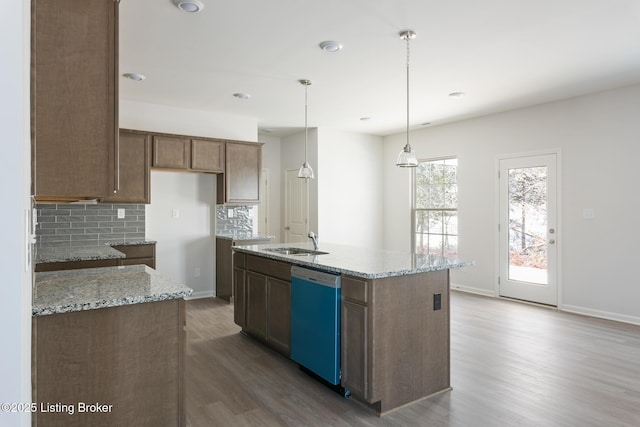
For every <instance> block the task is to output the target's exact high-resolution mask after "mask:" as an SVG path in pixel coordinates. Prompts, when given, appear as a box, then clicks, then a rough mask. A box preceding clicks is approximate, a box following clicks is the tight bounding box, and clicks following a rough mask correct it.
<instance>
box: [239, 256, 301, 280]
mask: <svg viewBox="0 0 640 427" xmlns="http://www.w3.org/2000/svg"><path fill="white" fill-rule="evenodd" d="M247 270H251V271H255V272H257V273H262V274H264V275H265V276H272V277H276V278H278V279H282V280H286V281H288V282H290V281H291V264H287V263H284V262H280V261H274V260H271V259H267V258H262V257H257V256H253V255H247Z"/></svg>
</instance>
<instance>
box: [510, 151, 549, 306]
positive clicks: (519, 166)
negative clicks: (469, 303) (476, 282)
mask: <svg viewBox="0 0 640 427" xmlns="http://www.w3.org/2000/svg"><path fill="white" fill-rule="evenodd" d="M498 176H499V212H500V220H499V221H500V222H499V227H498V230H499V231H498V235H499V276H498V286H499V294H500V296H504V297H509V298H516V299H521V300H525V301H531V302H537V303H541V304H548V305H552V306H556V305H557V304H558V250H557V247H558V246H557V243H558V230H557V199H558V189H557V154H556V153H550V154H538V155H530V156H522V157H513V158H503V159H500V160H499V175H498Z"/></svg>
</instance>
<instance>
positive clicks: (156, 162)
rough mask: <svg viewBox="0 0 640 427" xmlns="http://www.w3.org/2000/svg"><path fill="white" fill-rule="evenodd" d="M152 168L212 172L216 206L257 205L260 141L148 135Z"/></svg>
mask: <svg viewBox="0 0 640 427" xmlns="http://www.w3.org/2000/svg"><path fill="white" fill-rule="evenodd" d="M149 135H150V136H151V138H152V139H153V155H152V158H153V161H152V163H151V167H153V168H154V169H167V170H174V171H185V172H204V173H214V174H217V175H218V178H217V180H218V181H217V203H218V204H224V203H228V204H242V205H251V204H257V203H260V169H261V168H262V144H261V143H259V142H249V141H234V140H229V139H217V138H204V137H193V136H186V135H172V134H159V133H154V132H150V133H149Z"/></svg>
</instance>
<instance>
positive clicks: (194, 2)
mask: <svg viewBox="0 0 640 427" xmlns="http://www.w3.org/2000/svg"><path fill="white" fill-rule="evenodd" d="M171 2H172V3H173V4H174V5H175V7H177V8H178V9H180V10H181V11H183V12H189V13H197V12H200V11H201V10H202V9H204V5H203V4H202V3H201V2H199V1H198V0H171Z"/></svg>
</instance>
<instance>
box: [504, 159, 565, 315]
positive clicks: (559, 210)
mask: <svg viewBox="0 0 640 427" xmlns="http://www.w3.org/2000/svg"><path fill="white" fill-rule="evenodd" d="M548 154H554V155H555V156H556V228H555V229H556V233H555V234H556V243H555V245H556V254H557V260H556V262H557V277H556V282H557V286H556V292H557V304H556V308H558V309H560V308H561V307H562V277H563V275H562V247H563V246H564V245H563V241H564V239H563V237H562V236H563V230H564V227H563V224H562V217H563V215H562V205H563V203H562V150H561V149H560V148H548V149H543V150H536V151H525V152H520V153H510V154H500V155H498V156H496V158H495V165H494V175H493V176H494V224H495V228H494V230H495V231H494V239H493V241H494V273H493V282H494V289H493V295H494V296H495V297H498V298H505V299H509V300H511V298H507V297H502V296H500V284H499V283H498V278H499V277H500V232H499V229H498V227H499V224H500V179H499V174H500V161H501V160H508V159H517V158H520V157H531V156H543V155H548ZM522 302H529V303H531V304H538V303H536V302H533V301H522ZM545 307H548V306H546V305H545Z"/></svg>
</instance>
